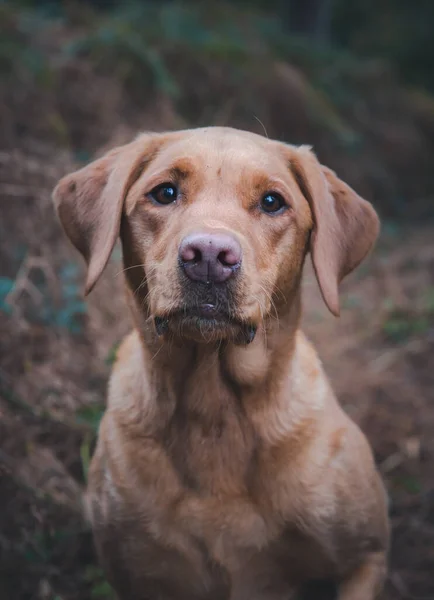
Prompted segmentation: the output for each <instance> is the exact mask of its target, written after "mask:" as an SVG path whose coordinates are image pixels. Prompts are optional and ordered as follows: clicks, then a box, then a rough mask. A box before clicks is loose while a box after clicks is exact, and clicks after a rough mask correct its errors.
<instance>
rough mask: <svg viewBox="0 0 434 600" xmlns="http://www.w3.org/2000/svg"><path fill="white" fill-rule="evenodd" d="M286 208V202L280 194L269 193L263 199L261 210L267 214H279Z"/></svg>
mask: <svg viewBox="0 0 434 600" xmlns="http://www.w3.org/2000/svg"><path fill="white" fill-rule="evenodd" d="M285 207H286V204H285V200H284V199H283V198H282V196H281V195H280V194H277V193H275V192H272V193H270V192H268V193H267V194H265V196H263V197H262V199H261V209H262V210H263V211H264V212H266V213H278V212H281V211H282V210H283V209H284V208H285Z"/></svg>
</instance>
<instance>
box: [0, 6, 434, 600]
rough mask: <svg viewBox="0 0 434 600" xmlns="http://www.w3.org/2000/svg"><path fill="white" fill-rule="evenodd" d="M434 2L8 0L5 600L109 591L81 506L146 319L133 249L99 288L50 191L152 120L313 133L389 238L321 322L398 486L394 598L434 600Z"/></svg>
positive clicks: (328, 351) (356, 409)
mask: <svg viewBox="0 0 434 600" xmlns="http://www.w3.org/2000/svg"><path fill="white" fill-rule="evenodd" d="M433 29H434V2H432V0H413V1H412V2H408V0H351V2H349V1H347V0H304V1H302V0H300V1H299V0H286V1H285V0H267V1H266V0H257V1H254V0H244V1H242V0H239V1H232V2H224V1H222V2H206V1H205V0H202V1H195V2H194V1H190V2H180V1H178V0H172V1H160V2H148V1H144V0H141V1H140V0H135V1H124V2H119V1H116V0H111V1H110V2H109V1H107V2H103V1H102V0H99V1H96V0H94V1H91V0H87V1H86V0H82V1H78V0H67V1H66V0H65V1H64V2H55V1H54V0H51V1H49V0H38V1H36V0H34V1H33V2H32V1H30V0H29V1H27V2H25V1H22V2H20V1H15V2H11V1H9V2H7V1H4V0H3V1H1V2H0V69H1V86H0V120H1V128H0V132H1V133H0V202H1V204H0V211H1V212H0V353H1V362H0V598H1V599H2V600H15V599H17V600H25V599H29V600H30V599H41V600H43V599H49V600H51V599H52V600H84V599H88V598H99V599H102V600H105V599H108V598H110V597H111V595H110V589H109V587H108V584H107V583H106V581H105V580H104V577H103V574H102V573H101V571H100V569H99V568H98V566H97V563H96V560H95V556H94V552H93V549H92V542H91V536H90V533H89V531H88V528H87V527H86V525H85V523H84V522H83V520H82V518H81V513H80V498H81V494H82V489H83V487H84V484H85V480H86V471H87V467H88V464H89V457H90V455H91V452H92V449H93V445H94V441H95V434H96V428H97V425H98V421H99V419H100V416H101V411H102V409H103V406H104V396H105V386H106V381H107V376H108V373H109V370H110V365H111V363H112V362H113V360H114V357H115V355H116V348H117V344H118V342H119V340H120V338H121V336H122V334H123V333H125V332H126V331H127V330H128V328H129V326H130V324H129V320H128V316H127V313H126V311H125V306H124V302H123V295H122V277H121V276H120V275H119V271H120V266H119V259H120V252H119V249H116V251H115V252H114V255H113V259H112V260H111V262H110V265H109V268H108V269H107V272H106V273H105V275H104V277H103V279H102V281H101V282H100V283H99V284H98V286H97V288H96V290H95V291H94V292H93V293H92V295H91V296H90V298H89V299H88V301H87V302H86V303H85V302H84V301H83V297H82V284H83V269H82V264H81V262H80V260H79V258H78V256H77V255H76V254H75V253H74V252H73V251H72V250H71V248H70V246H69V245H68V244H67V242H66V239H65V238H64V236H63V234H62V232H61V231H60V228H59V226H58V223H57V221H56V219H55V216H54V212H53V209H52V206H51V200H50V194H51V190H52V188H53V186H54V184H55V183H56V181H57V180H58V179H59V178H60V177H61V176H62V175H64V174H65V173H67V172H69V171H71V170H73V169H75V168H76V167H78V166H79V165H81V164H83V163H84V162H86V161H89V160H90V159H92V158H93V157H95V156H97V155H99V154H101V153H102V152H103V151H104V150H105V149H108V148H109V147H112V146H113V145H115V144H118V143H122V142H125V141H129V140H130V139H131V138H132V137H133V136H135V134H136V133H137V131H139V130H144V129H151V130H163V129H172V128H180V127H189V126H199V125H210V124H213V125H233V126H237V127H241V128H245V129H248V130H251V131H254V132H257V133H265V132H266V133H267V135H268V136H270V137H275V138H278V139H282V140H286V141H288V142H292V143H295V144H297V143H308V144H312V145H313V146H314V148H315V150H316V152H317V154H318V156H319V158H320V159H321V161H322V162H323V163H324V164H327V165H328V166H330V167H332V168H333V169H335V170H336V171H337V172H338V173H339V175H340V176H341V177H342V178H344V179H345V180H346V181H348V182H349V183H350V184H351V185H352V186H354V187H355V189H356V190H357V191H358V192H359V193H360V194H362V195H364V196H365V197H366V198H368V199H369V200H371V201H372V202H373V203H374V205H375V207H376V209H377V210H378V212H379V213H380V215H381V217H382V222H383V229H382V235H381V238H380V240H379V243H378V245H377V248H376V250H375V252H374V253H373V254H372V255H371V257H370V258H369V260H368V261H367V262H365V263H364V264H363V266H362V267H361V268H359V269H358V271H357V272H356V273H354V274H353V275H352V276H350V277H349V278H348V280H347V281H346V282H345V283H344V285H343V289H342V304H343V310H342V316H341V318H340V319H339V320H336V319H334V318H333V317H331V316H330V315H329V314H327V312H326V310H325V307H324V306H323V305H322V302H321V299H320V296H319V293H318V290H317V286H316V283H315V281H314V279H313V277H312V272H311V268H310V265H308V268H307V272H306V277H305V282H304V288H305V289H304V296H305V317H304V319H305V328H306V330H307V332H308V334H309V336H310V337H311V338H312V339H313V341H314V343H315V344H316V346H317V347H318V350H319V352H320V355H321V357H322V359H323V361H324V364H325V367H326V370H327V372H328V373H329V375H330V377H331V379H332V382H333V385H334V387H335V389H336V391H337V393H338V395H339V398H340V400H341V402H342V403H343V405H344V406H345V408H346V410H347V411H348V412H349V413H350V414H351V416H352V417H353V418H354V419H355V420H356V421H357V422H358V423H359V424H360V425H361V427H362V428H363V430H364V431H365V432H366V433H367V435H368V437H369V440H370V442H371V444H372V446H373V449H374V452H375V458H376V460H377V463H378V465H379V469H380V471H381V472H382V475H383V477H384V478H385V480H386V483H387V486H388V490H389V493H390V499H391V504H390V514H391V520H392V525H393V544H392V549H391V569H390V575H389V579H388V582H387V586H386V589H385V592H384V595H383V598H384V600H432V599H433V598H434V391H433V390H434V360H433V355H434V164H433V155H434V154H433V152H434V96H433V94H434V35H433Z"/></svg>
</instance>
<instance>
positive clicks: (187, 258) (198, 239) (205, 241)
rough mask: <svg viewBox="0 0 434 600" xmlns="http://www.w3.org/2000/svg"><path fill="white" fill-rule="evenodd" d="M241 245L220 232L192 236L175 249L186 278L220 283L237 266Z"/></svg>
mask: <svg viewBox="0 0 434 600" xmlns="http://www.w3.org/2000/svg"><path fill="white" fill-rule="evenodd" d="M241 257H242V252H241V246H240V244H239V243H238V242H237V240H236V239H235V238H234V237H232V236H231V235H227V234H224V233H212V234H211V233H193V234H191V235H189V236H187V237H186V238H184V239H183V240H182V242H181V245H180V246H179V262H180V264H181V267H182V268H183V269H184V272H185V274H186V275H187V277H189V278H190V279H192V280H193V281H200V282H203V283H207V282H210V281H212V282H214V283H223V282H224V281H227V280H228V279H229V278H230V277H232V275H233V274H234V273H235V271H236V270H237V269H238V268H239V267H240V265H241Z"/></svg>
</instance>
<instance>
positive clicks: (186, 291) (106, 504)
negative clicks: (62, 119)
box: [53, 127, 389, 600]
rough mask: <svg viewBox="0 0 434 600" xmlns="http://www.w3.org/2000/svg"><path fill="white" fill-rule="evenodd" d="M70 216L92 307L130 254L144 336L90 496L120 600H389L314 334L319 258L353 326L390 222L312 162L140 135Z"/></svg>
mask: <svg viewBox="0 0 434 600" xmlns="http://www.w3.org/2000/svg"><path fill="white" fill-rule="evenodd" d="M53 198H54V203H55V206H56V208H57V213H58V216H59V218H60V221H61V223H62V225H63V228H64V230H65V232H66V235H67V237H68V238H69V239H70V241H71V242H72V244H73V245H74V246H75V247H76V248H77V249H78V251H79V252H80V253H81V254H82V255H83V257H84V259H85V261H86V264H87V279H86V289H85V292H86V293H89V292H90V291H91V289H92V288H93V286H94V285H95V283H96V281H97V280H98V278H99V277H100V275H101V273H102V271H103V270H104V267H105V265H106V263H107V261H108V259H109V257H110V254H111V251H112V249H113V246H114V245H115V243H116V241H117V239H118V237H120V239H121V243H122V249H123V261H124V274H125V280H126V293H127V299H128V304H129V306H130V308H131V312H132V316H133V321H134V329H133V332H132V333H131V334H130V335H128V336H127V337H126V339H125V340H124V341H123V343H122V344H121V346H120V348H119V351H118V355H117V359H116V362H115V365H114V368H113V373H112V375H111V379H110V383H109V390H108V404H107V409H106V412H105V414H104V416H103V418H102V421H101V425H100V430H99V436H98V442H97V446H96V449H95V453H94V456H93V459H92V462H91V466H90V471H89V481H88V491H87V506H88V512H89V518H90V522H91V525H92V528H93V533H94V539H95V544H96V548H97V551H98V555H99V557H100V560H101V563H102V565H103V568H104V569H105V572H106V574H107V578H108V580H109V582H110V583H111V585H112V586H113V588H114V590H115V591H116V593H117V594H118V596H119V598H120V599H122V600H178V599H179V600H290V599H293V598H298V597H299V594H301V593H302V590H303V589H304V587H303V586H305V584H308V583H309V582H316V581H322V580H326V581H330V582H332V583H333V584H334V585H335V590H336V595H337V598H338V599H339V600H373V599H374V598H376V597H377V596H378V594H379V593H380V590H381V589H382V586H383V582H384V579H385V575H386V571H387V555H388V545H389V524H388V515H387V498H386V493H385V489H384V486H383V483H382V481H381V479H380V476H379V474H378V472H377V470H376V468H375V464H374V460H373V456H372V453H371V450H370V448H369V445H368V443H367V440H366V439H365V437H364V435H363V433H362V432H361V431H360V429H359V428H358V427H357V425H356V424H355V423H353V422H352V421H351V420H350V419H349V417H348V416H347V415H346V414H345V413H344V412H343V410H342V409H341V407H340V406H339V404H338V403H337V400H336V399H335V396H334V395H333V391H332V389H331V387H330V384H329V382H328V380H327V378H326V376H325V374H324V372H323V369H322V366H321V363H320V361H319V359H318V357H317V355H316V353H315V350H314V349H313V347H312V346H311V344H310V343H309V342H308V341H307V339H306V337H305V336H304V335H303V333H302V332H301V330H300V314H301V298H300V296H301V291H300V282H301V277H302V270H303V265H304V261H305V258H306V255H307V254H308V253H310V255H311V258H312V262H313V266H314V270H315V274H316V278H317V280H318V283H319V287H320V290H321V294H322V297H323V299H324V302H325V304H326V305H327V307H328V308H329V310H330V311H331V313H333V314H334V315H338V314H339V292H338V287H339V283H340V282H341V280H342V279H343V278H344V277H345V276H346V275H347V274H348V273H350V272H351V271H353V269H355V268H356V267H357V265H358V264H359V263H360V262H361V261H362V260H363V259H364V257H365V256H366V255H367V254H368V252H369V251H370V250H371V248H372V246H373V244H374V242H375V240H376V238H377V235H378V231H379V220H378V217H377V215H376V213H375V211H374V209H373V208H372V206H371V205H370V204H369V203H368V202H367V201H365V200H363V199H362V198H361V197H360V196H358V195H357V194H356V192H355V191H353V190H352V189H351V188H350V187H349V186H348V185H346V184H345V183H344V182H343V181H341V180H340V179H339V178H338V176H337V175H336V174H335V173H334V172H333V171H331V170H330V169H328V168H326V167H324V166H322V165H321V164H320V163H319V162H318V160H317V158H316V156H315V155H314V153H313V152H312V151H311V149H310V148H309V147H307V146H300V147H295V146H291V145H287V144H284V143H281V142H278V141H273V140H270V139H267V138H265V137H262V136H259V135H256V134H253V133H248V132H245V131H239V130H236V129H231V128H224V127H209V128H202V129H192V130H186V131H176V132H169V133H145V134H141V135H139V136H138V137H137V138H136V139H135V140H134V141H132V142H131V143H129V144H126V145H124V146H121V147H118V148H115V149H114V150H112V151H111V152H109V153H108V154H106V155H105V156H103V157H102V158H100V159H99V160H96V161H95V162H93V163H91V164H90V165H88V166H86V167H84V168H82V169H80V170H78V171H76V172H75V173H72V174H70V175H67V176H66V177H64V178H63V179H62V180H61V181H60V182H59V183H58V185H57V187H56V189H55V191H54V193H53ZM356 392H357V390H355V393H356ZM317 597H318V596H317Z"/></svg>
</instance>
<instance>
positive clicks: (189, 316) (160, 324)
mask: <svg viewBox="0 0 434 600" xmlns="http://www.w3.org/2000/svg"><path fill="white" fill-rule="evenodd" d="M154 322H155V328H156V330H157V333H158V335H163V334H164V333H166V331H167V330H168V328H171V327H172V326H173V324H176V323H179V322H181V323H184V324H186V325H190V326H192V327H193V328H194V329H196V328H198V327H201V324H202V326H205V327H210V328H212V329H214V330H215V331H223V330H228V331H230V330H232V331H234V328H235V331H238V334H237V335H236V339H237V340H238V342H237V343H241V344H250V343H251V342H252V341H253V340H254V338H255V335H256V330H257V325H256V324H254V323H251V322H246V321H241V320H239V319H236V318H234V317H232V316H231V315H230V314H228V313H227V312H226V311H224V310H223V309H221V308H219V307H218V306H217V305H215V304H211V303H202V304H198V305H196V306H188V307H183V308H182V309H179V310H175V311H173V312H172V313H170V314H166V315H165V316H164V317H161V316H160V317H159V316H156V317H154ZM175 327H176V325H175Z"/></svg>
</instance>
